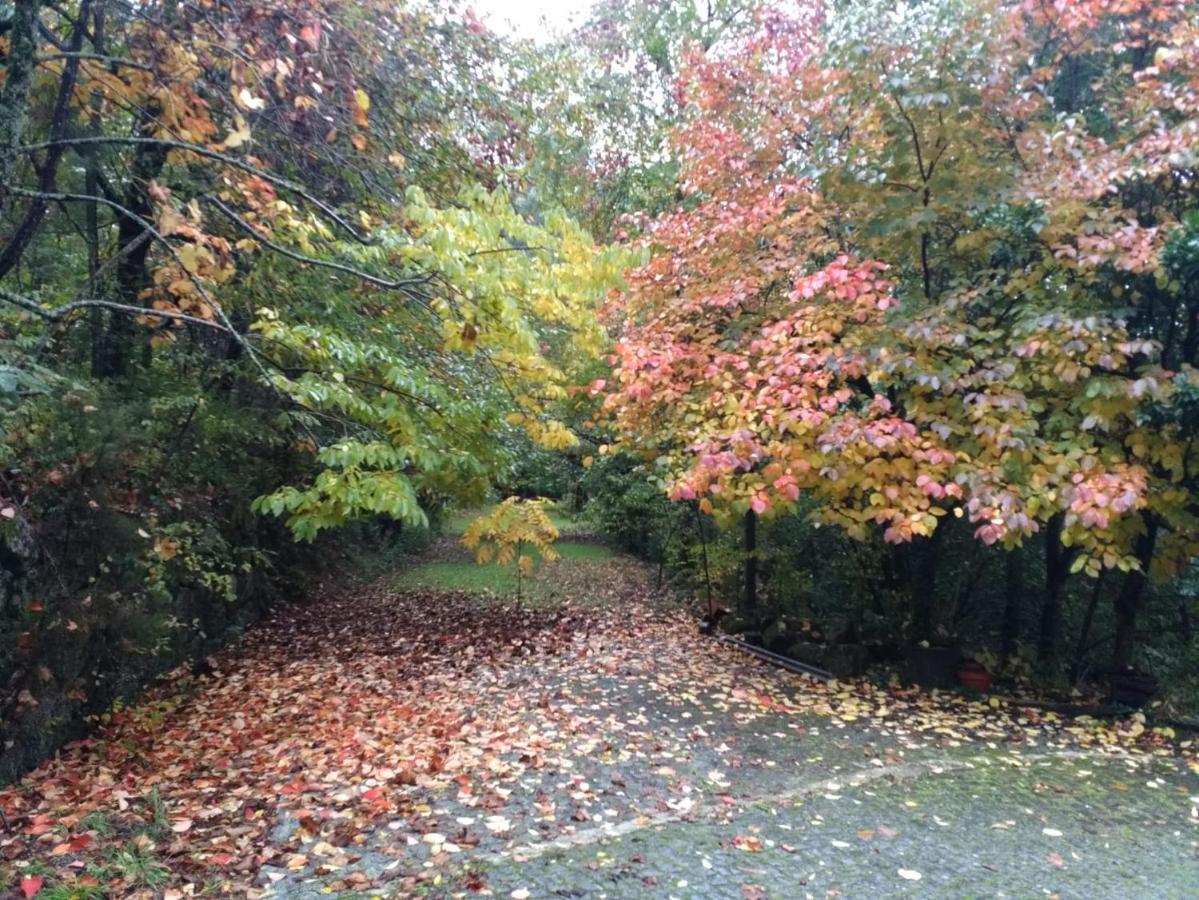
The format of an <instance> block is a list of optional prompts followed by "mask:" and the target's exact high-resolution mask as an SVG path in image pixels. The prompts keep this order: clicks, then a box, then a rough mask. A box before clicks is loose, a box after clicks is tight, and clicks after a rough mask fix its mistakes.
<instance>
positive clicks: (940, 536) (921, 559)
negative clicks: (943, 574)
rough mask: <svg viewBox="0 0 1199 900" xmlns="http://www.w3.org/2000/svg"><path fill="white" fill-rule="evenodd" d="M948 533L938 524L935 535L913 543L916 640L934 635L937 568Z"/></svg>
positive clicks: (912, 581)
mask: <svg viewBox="0 0 1199 900" xmlns="http://www.w3.org/2000/svg"><path fill="white" fill-rule="evenodd" d="M944 535H945V532H944V529H942V528H937V530H936V531H934V532H933V533H932V536H931V537H927V538H920V539H919V540H917V541H913V543H912V551H913V553H914V554H915V556H916V564H915V569H914V571H913V572H912V580H911V584H910V585H909V588H910V593H911V598H912V632H913V636H914V637H915V638H916V640H930V639H931V638H932V636H933V626H934V624H935V623H934V621H933V619H934V611H935V608H936V602H935V601H936V591H937V569H938V567H939V566H940V563H941V544H942V542H943V540H944Z"/></svg>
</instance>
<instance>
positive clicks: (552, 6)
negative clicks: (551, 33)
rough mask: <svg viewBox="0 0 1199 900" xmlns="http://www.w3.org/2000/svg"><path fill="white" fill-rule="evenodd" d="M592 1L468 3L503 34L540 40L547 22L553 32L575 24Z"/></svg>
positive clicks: (477, 0)
mask: <svg viewBox="0 0 1199 900" xmlns="http://www.w3.org/2000/svg"><path fill="white" fill-rule="evenodd" d="M591 2H592V0H466V5H467V6H472V7H474V10H475V12H476V13H478V14H479V17H480V18H481V19H484V20H485V21H487V23H488V24H490V25H491V26H492V27H493V28H495V29H496V30H497V31H501V32H505V31H506V32H509V33H515V34H519V35H520V36H522V37H532V38H536V37H540V36H541V35H542V34H543V33H544V31H545V25H543V24H542V21H543V19H544V22H545V23H546V24H548V25H549V27H550V29H551V30H555V31H557V30H561V29H562V28H563V26H565V25H567V24H568V23H570V22H571V21H573V20H577V19H580V18H582V16H583V14H584V13H586V12H587V10H588V9H589V8H590V7H591Z"/></svg>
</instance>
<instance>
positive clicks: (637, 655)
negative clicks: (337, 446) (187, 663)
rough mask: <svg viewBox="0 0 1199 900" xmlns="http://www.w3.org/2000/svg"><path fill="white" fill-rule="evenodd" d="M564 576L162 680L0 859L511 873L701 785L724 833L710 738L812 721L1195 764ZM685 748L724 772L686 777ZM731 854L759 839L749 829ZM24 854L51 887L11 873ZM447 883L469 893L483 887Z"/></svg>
mask: <svg viewBox="0 0 1199 900" xmlns="http://www.w3.org/2000/svg"><path fill="white" fill-rule="evenodd" d="M556 565H557V566H558V567H560V568H561V570H562V577H561V578H560V579H558V583H559V585H560V590H561V591H562V592H565V591H567V590H569V592H570V594H571V597H572V598H577V599H561V600H557V601H555V602H554V603H550V604H544V605H542V606H540V607H536V608H534V607H530V606H521V605H518V604H513V603H505V602H502V601H500V600H498V599H497V598H495V597H491V596H488V595H472V594H463V593H446V592H438V591H431V590H409V591H402V592H396V591H394V590H392V589H391V588H390V587H389V584H388V583H387V582H386V581H380V582H377V583H375V584H373V585H370V586H361V585H358V586H353V587H350V588H347V589H346V590H344V591H342V592H340V593H338V592H334V593H330V594H328V595H325V596H321V597H316V598H314V599H313V600H311V601H309V602H305V603H296V604H292V605H290V606H287V607H284V608H281V609H279V610H277V611H276V612H275V613H274V614H273V615H271V616H270V617H269V618H268V619H267V620H265V621H264V622H263V623H261V624H260V625H259V626H257V627H255V628H253V629H251V630H250V631H249V632H248V633H247V634H246V636H245V637H244V639H243V640H242V641H241V642H239V643H238V644H237V645H235V646H233V647H230V648H228V649H227V650H225V651H224V652H222V653H221V654H218V655H217V656H216V657H214V658H212V660H211V663H212V666H211V668H212V674H211V675H205V676H201V677H198V678H193V677H191V676H190V675H188V674H187V673H185V672H183V671H179V672H176V673H174V677H173V678H171V679H169V680H168V681H167V682H165V683H164V684H163V685H161V686H160V687H159V688H157V689H156V690H154V691H152V692H151V693H150V694H149V695H148V696H147V697H146V698H145V700H144V701H143V702H142V703H141V704H140V705H138V706H136V707H133V708H130V709H125V710H121V711H118V712H116V713H115V714H113V715H112V716H111V718H110V721H108V722H107V724H105V726H104V727H103V728H101V729H100V730H99V731H97V733H96V734H95V735H94V736H93V737H90V738H88V739H86V740H82V741H79V742H76V743H74V744H72V745H70V746H68V747H67V748H65V749H64V750H63V751H62V752H61V753H60V754H59V755H58V756H56V757H54V758H53V759H51V760H48V761H47V762H46V763H44V764H43V765H42V766H41V767H40V768H39V769H38V770H36V771H35V772H33V773H31V774H30V775H29V776H27V777H26V778H25V779H23V780H22V781H21V782H20V783H18V784H16V785H13V786H11V787H9V788H7V789H5V790H4V791H3V792H2V793H0V808H3V810H4V811H5V813H6V814H7V816H8V819H9V821H10V823H11V824H12V828H11V830H10V831H9V832H7V833H5V834H4V835H2V836H0V858H2V859H3V860H7V861H8V862H9V863H10V864H12V865H14V866H16V871H17V873H18V880H19V884H20V886H21V890H22V891H23V893H24V894H25V895H26V896H36V895H37V894H38V893H39V892H40V891H41V890H43V884H44V885H45V886H49V885H50V884H54V883H64V884H67V885H72V886H76V887H84V886H89V885H94V886H99V887H104V888H107V889H108V890H110V891H113V892H119V893H123V894H126V895H130V896H138V895H141V896H160V895H161V892H162V888H160V889H158V890H152V889H150V888H144V887H142V888H139V887H138V886H137V885H135V884H132V883H130V882H128V881H127V880H126V875H125V873H124V872H123V871H121V870H120V869H119V868H113V867H111V866H109V867H107V868H106V867H105V866H104V861H105V860H106V859H109V858H111V855H112V853H113V852H115V851H120V850H130V851H131V852H132V851H133V850H136V852H137V853H139V854H141V855H143V856H148V857H151V858H153V859H154V860H156V861H157V864H158V865H160V866H161V867H162V868H163V870H164V871H165V872H166V879H167V883H168V884H169V887H167V888H166V890H168V891H169V892H172V893H175V892H178V891H180V890H181V891H182V892H183V895H191V894H194V893H196V892H197V891H200V890H201V885H208V890H209V891H216V892H219V893H224V894H237V895H240V896H251V897H253V896H262V895H264V894H266V893H268V892H269V890H270V889H271V887H272V886H275V885H277V883H278V882H280V881H281V880H283V879H286V878H294V877H302V878H304V879H306V880H307V879H323V880H324V883H326V884H327V886H328V887H329V888H330V889H332V890H335V891H336V890H349V891H361V890H366V889H368V888H371V887H384V886H387V885H392V886H393V887H400V888H404V887H415V886H416V885H418V884H420V883H427V882H430V881H431V882H433V883H443V881H444V879H446V878H450V877H452V876H453V874H454V872H457V874H458V876H459V877H460V878H461V877H462V873H461V872H460V871H458V870H456V869H454V868H453V867H454V866H455V865H456V863H454V862H453V861H454V860H460V859H462V858H463V857H464V856H465V855H468V854H496V853H499V854H511V855H513V856H514V857H515V858H518V859H519V858H521V856H520V855H521V854H522V853H525V852H529V848H530V847H532V846H535V845H539V844H546V843H547V842H551V841H555V840H558V839H561V838H563V837H566V838H586V836H587V835H588V834H589V833H590V832H591V831H602V829H605V828H612V827H615V826H617V825H619V824H621V823H624V824H625V825H629V826H632V827H637V826H639V825H644V824H649V823H651V822H654V821H660V820H661V819H662V817H675V818H687V817H690V816H693V815H694V814H695V810H696V808H697V804H699V803H700V802H701V800H702V798H703V797H704V796H705V794H707V795H712V796H718V797H720V800H721V801H723V802H720V803H719V805H718V809H719V810H721V812H720V813H719V814H721V815H727V816H729V817H734V816H735V815H736V811H737V807H738V803H739V802H740V801H739V799H738V796H737V794H738V775H737V769H738V768H739V767H740V766H741V765H743V764H744V761H743V758H742V756H741V755H739V754H738V753H735V752H730V751H732V750H734V749H735V748H731V747H730V746H729V743H730V742H735V740H736V736H735V734H734V736H733V737H730V733H731V732H730V731H729V730H728V728H726V727H725V726H726V725H728V726H733V725H736V726H737V727H739V728H743V729H744V728H747V727H748V728H753V727H756V726H758V725H761V726H762V727H769V728H770V729H771V732H770V733H771V734H772V736H773V737H774V738H775V739H776V740H778V741H786V743H788V744H792V745H794V746H796V747H798V748H799V750H802V749H803V740H804V735H805V731H806V729H807V728H808V727H810V723H811V722H812V721H823V722H825V723H826V726H827V727H831V728H832V729H834V730H846V731H848V730H857V731H868V732H869V733H870V734H871V735H872V736H875V737H880V738H885V739H886V740H888V741H890V742H892V744H893V746H892V747H888V748H887V752H884V753H883V754H881V755H880V756H879V757H876V758H875V759H873V760H872V761H871V762H872V764H874V765H879V766H884V767H887V766H899V765H902V764H903V762H904V760H903V756H902V754H903V752H904V751H905V750H920V749H927V748H945V747H957V746H963V745H970V746H975V745H982V746H985V747H988V748H991V749H997V750H1001V751H1011V754H1010V757H1005V760H1009V759H1010V762H1011V764H1012V765H1016V766H1019V765H1020V764H1021V762H1020V752H1021V751H1022V750H1026V749H1029V748H1036V749H1039V750H1042V751H1044V750H1046V749H1054V748H1061V749H1067V748H1071V749H1092V750H1095V751H1099V752H1103V753H1110V754H1119V755H1130V756H1133V757H1137V756H1166V755H1176V754H1181V755H1182V756H1183V758H1184V759H1185V760H1186V762H1187V764H1188V765H1190V766H1191V767H1192V769H1193V770H1199V763H1197V762H1196V757H1195V753H1194V751H1195V748H1194V747H1193V745H1190V744H1185V743H1184V744H1182V745H1177V744H1174V743H1172V742H1170V741H1168V740H1167V739H1166V738H1165V737H1164V736H1162V735H1161V734H1156V733H1154V732H1153V731H1151V730H1149V729H1146V728H1145V727H1144V724H1143V719H1137V718H1136V717H1133V718H1130V719H1128V720H1125V721H1123V722H1116V723H1101V722H1098V721H1095V720H1089V719H1075V720H1070V719H1065V718H1062V717H1059V716H1056V715H1054V714H1046V713H1043V712H1040V711H1037V710H1033V709H1022V708H1020V707H1013V706H1007V705H1004V704H995V703H994V702H993V701H992V702H979V701H975V700H970V699H966V698H963V697H960V696H957V695H954V694H949V693H944V692H937V691H932V692H923V691H919V690H915V689H903V688H899V687H894V686H891V687H888V686H876V685H873V684H870V683H867V682H864V681H863V682H854V683H836V682H833V683H829V684H821V683H818V682H814V681H812V680H810V679H807V678H803V677H802V676H795V675H791V674H790V673H784V672H779V671H778V670H775V669H773V668H769V667H765V666H762V665H759V664H756V663H747V662H746V660H745V659H744V657H742V656H740V655H739V654H736V653H735V652H734V651H731V650H729V649H728V648H725V647H722V646H719V645H717V644H715V643H714V642H711V641H708V640H707V639H705V638H703V637H701V636H700V635H699V634H698V633H697V630H696V626H695V622H694V620H693V619H692V618H691V617H690V616H689V615H687V614H685V613H683V612H681V611H680V610H678V609H677V607H672V606H671V605H670V604H669V603H664V602H663V601H662V598H661V597H660V596H658V595H656V594H655V592H654V591H653V590H652V589H651V587H650V582H651V579H650V577H649V576H648V574H647V572H646V571H645V570H643V569H642V567H640V566H637V565H635V564H631V563H630V562H629V561H628V560H619V559H618V560H613V561H611V562H609V563H604V564H595V563H585V564H583V563H580V564H578V565H570V566H568V565H567V564H566V563H565V562H560V563H558V564H556ZM581 570H586V571H585V572H584V574H582V575H580V574H579V573H580V571H581ZM597 574H602V575H603V576H604V577H602V578H598V577H597ZM646 698H651V699H652V700H653V702H654V703H656V704H657V706H658V707H659V708H665V709H666V710H667V713H666V718H665V720H663V719H662V717H661V715H659V716H657V717H656V718H655V717H653V716H650V715H649V714H647V712H646V708H647V707H646V705H645V703H644V702H643V701H645V699H646ZM778 729H784V730H778ZM779 746H782V744H780V745H779ZM699 748H703V749H704V751H705V753H706V755H705V760H708V761H711V760H716V761H718V762H720V763H723V765H720V766H719V767H713V766H712V765H710V764H708V763H705V765H704V766H702V767H700V768H699V769H693V768H692V767H691V766H690V761H691V760H693V759H694V758H696V755H697V753H698V749H699ZM896 748H898V749H896ZM792 752H794V751H792ZM765 764H766V765H773V764H774V761H773V760H767V761H766V762H765ZM603 773H606V777H605V776H604V774H603ZM836 787H837V789H838V790H839V789H840V786H839V785H838V786H836ZM829 790H830V791H831V790H832V788H831V787H830V788H829ZM833 796H834V797H835V796H839V795H838V794H833ZM1048 831H1049V829H1046V832H1047V833H1048ZM895 833H896V832H895V831H894V830H893V829H891V828H889V827H888V826H886V825H884V824H880V825H879V826H877V828H876V829H874V830H873V831H860V832H858V838H859V839H860V840H863V841H866V840H869V839H871V838H873V837H874V836H875V835H876V834H877V835H879V836H887V837H889V836H893V835H894V834H895ZM771 843H773V842H771ZM841 843H844V842H838V844H836V845H835V846H840V844H841ZM732 846H733V847H735V848H736V849H738V850H741V851H744V852H748V853H760V852H764V851H765V850H767V849H768V844H767V843H766V842H764V841H763V840H762V839H761V838H759V837H758V836H757V835H754V834H743V835H738V836H737V837H736V838H734V839H733V841H732ZM782 849H784V850H787V851H788V852H790V850H788V848H787V846H786V845H782ZM34 861H37V862H38V863H40V864H41V865H42V866H44V867H48V870H49V871H52V872H53V873H54V874H53V876H51V877H47V878H45V879H43V878H42V875H41V874H39V875H36V876H35V875H32V874H30V875H29V876H27V877H20V876H21V871H22V870H23V869H25V868H27V867H29V866H30V864H31V863H33V862H34ZM1053 862H1054V864H1056V860H1053ZM41 871H43V870H42V869H38V872H39V873H40V872H41ZM97 872H98V873H101V874H100V875H97V874H94V873H97ZM900 876H901V877H902V878H906V879H909V880H914V878H913V876H915V877H920V876H919V873H916V872H914V871H909V870H904V871H903V872H901V873H900ZM459 883H464V884H466V885H467V886H468V888H470V889H471V890H477V891H485V890H486V882H485V880H484V879H482V878H481V877H480V876H478V875H469V876H466V877H465V881H460V882H459Z"/></svg>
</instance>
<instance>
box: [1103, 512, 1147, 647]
mask: <svg viewBox="0 0 1199 900" xmlns="http://www.w3.org/2000/svg"><path fill="white" fill-rule="evenodd" d="M1143 519H1144V523H1145V530H1144V531H1143V532H1142V533H1141V534H1140V535H1139V536H1138V537H1137V540H1136V544H1135V546H1134V547H1133V553H1134V555H1135V556H1136V558H1137V560H1138V561H1139V562H1140V564H1141V568H1140V569H1139V570H1136V571H1133V572H1129V573H1128V574H1127V575H1126V576H1124V584H1122V585H1121V586H1120V593H1119V594H1117V595H1116V600H1115V607H1116V643H1115V646H1114V648H1113V649H1112V669H1113V670H1115V671H1122V670H1124V669H1127V668H1129V667H1130V666H1131V665H1132V654H1133V650H1135V649H1136V639H1137V613H1138V612H1139V611H1140V608H1141V600H1142V598H1143V597H1144V596H1145V585H1146V583H1147V582H1148V581H1149V564H1150V563H1151V562H1152V561H1153V550H1154V547H1155V545H1156V544H1157V527H1158V526H1157V517H1156V516H1154V515H1153V514H1152V513H1145V514H1144V516H1143Z"/></svg>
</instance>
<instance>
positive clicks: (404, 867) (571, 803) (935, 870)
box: [263, 657, 1199, 900]
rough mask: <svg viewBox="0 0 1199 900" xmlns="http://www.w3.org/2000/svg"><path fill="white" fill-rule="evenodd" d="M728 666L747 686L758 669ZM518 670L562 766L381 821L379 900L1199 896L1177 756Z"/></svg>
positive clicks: (358, 863)
mask: <svg viewBox="0 0 1199 900" xmlns="http://www.w3.org/2000/svg"><path fill="white" fill-rule="evenodd" d="M729 664H730V667H731V668H730V673H729V678H730V682H732V683H735V682H736V681H737V680H738V666H739V662H738V660H737V658H736V657H730V660H729ZM759 674H760V671H759ZM504 677H505V678H507V679H508V681H509V682H510V688H511V691H512V697H513V702H521V703H525V704H527V705H528V707H529V711H528V715H529V716H530V717H538V718H543V717H544V716H545V715H547V714H548V713H549V712H550V711H552V713H553V714H554V715H557V716H559V717H560V719H561V723H562V732H563V733H562V737H563V741H562V753H561V755H560V756H558V757H555V758H551V759H547V760H545V761H544V762H543V763H542V764H540V765H539V766H537V767H532V768H529V769H527V770H526V771H525V772H524V774H523V775H522V776H521V777H520V778H518V779H516V780H514V781H511V782H508V783H506V784H505V786H504V787H503V788H499V797H501V798H502V802H499V800H498V799H497V802H496V803H495V804H494V807H495V812H494V813H493V812H492V811H490V810H489V809H488V808H487V806H488V804H487V803H486V802H484V804H483V805H482V808H480V805H479V804H478V803H477V802H476V801H475V800H473V799H471V800H468V801H467V802H465V803H464V802H463V801H462V798H455V797H450V796H440V797H430V798H429V803H428V805H427V808H425V809H423V810H422V811H421V812H420V814H419V815H417V816H413V817H409V818H406V819H399V820H397V821H395V822H393V823H391V825H390V826H389V827H388V828H387V829H383V830H381V831H380V832H379V833H378V834H376V835H375V836H374V837H373V838H372V839H371V840H370V842H369V843H368V844H367V845H366V846H363V847H361V848H359V849H358V851H357V853H356V855H355V857H354V858H353V868H354V869H355V870H357V871H360V872H362V873H364V874H365V875H366V876H367V877H368V878H369V879H371V881H372V882H375V883H378V882H379V881H380V880H383V881H386V880H387V879H388V878H391V877H394V878H395V879H396V881H395V882H392V884H391V886H390V887H387V888H375V889H373V890H371V891H370V893H381V894H391V895H394V896H414V895H419V896H463V895H465V896H475V895H478V894H479V893H484V894H490V895H491V896H498V897H509V896H514V897H524V896H528V897H547V898H553V897H595V898H636V897H678V898H691V897H696V898H698V897H716V898H721V897H730V898H750V900H752V898H759V897H779V898H785V897H841V896H844V897H867V898H873V897H892V896H895V897H903V896H921V897H928V896H933V897H1044V896H1059V897H1063V898H1065V897H1078V898H1097V897H1113V898H1117V897H1118V898H1133V897H1135V898H1141V897H1179V898H1182V897H1195V896H1199V819H1197V818H1196V813H1195V811H1194V810H1195V807H1196V806H1197V805H1199V779H1197V778H1196V777H1195V776H1194V775H1193V774H1192V773H1190V772H1188V771H1187V770H1186V768H1185V767H1183V766H1182V765H1181V764H1180V763H1179V762H1178V761H1177V760H1175V759H1173V758H1170V757H1161V758H1154V757H1141V758H1128V759H1121V758H1110V757H1105V756H1100V755H1097V754H1094V753H1085V754H1077V755H1075V754H1071V753H1070V751H1062V750H1058V749H1050V748H1038V747H1027V746H1021V747H1019V748H1016V747H1002V746H994V745H991V746H980V745H978V744H972V743H969V742H961V741H957V740H953V739H950V738H947V737H945V736H940V735H931V736H920V737H918V738H911V739H898V738H896V737H895V736H894V735H884V734H880V733H879V732H878V731H877V730H874V729H871V728H869V727H864V726H862V725H861V724H860V723H848V724H847V723H844V722H841V721H839V720H836V719H829V718H824V717H799V716H795V715H784V714H779V713H770V712H764V713H763V712H757V713H752V714H747V713H746V712H745V711H744V709H742V708H739V707H736V706H730V705H729V704H727V703H726V702H725V701H726V699H727V696H728V694H727V691H728V688H727V685H713V686H705V685H690V684H677V683H673V684H672V683H665V682H663V681H659V680H658V679H656V678H655V677H654V674H653V673H652V672H651V671H629V672H605V671H602V670H601V671H597V672H596V673H595V674H594V675H593V676H588V677H585V678H582V679H580V678H577V677H576V678H572V679H569V680H566V681H561V682H555V681H554V678H553V675H552V673H547V672H545V671H541V670H539V669H538V664H536V663H530V666H529V668H527V669H524V670H516V671H513V672H510V673H507V674H506V675H505V676H504ZM779 677H780V678H786V679H788V680H789V681H790V682H791V683H792V685H793V689H794V690H803V681H802V680H801V679H797V678H792V677H791V676H784V675H782V674H780V676H779ZM573 735H577V736H578V738H577V740H575V739H574V737H573ZM497 820H498V821H497ZM430 834H432V835H437V836H443V837H444V841H442V842H438V843H428V842H426V841H427V839H428V836H429V835H430ZM301 849H303V848H301ZM414 873H415V875H416V876H417V877H419V878H420V879H421V880H420V882H419V883H417V882H413V881H412V880H411V878H412V876H413V874H414ZM342 874H344V871H336V872H332V873H331V876H330V877H319V876H317V875H316V874H315V870H312V869H310V870H305V871H301V872H289V871H284V870H264V873H263V883H264V884H273V893H274V894H275V895H277V896H286V897H314V898H315V897H325V896H329V895H330V893H333V894H337V893H344V891H341V890H340V889H341V888H343V887H344V885H343V884H342V883H341V882H339V881H338V880H337V879H338V877H339V876H340V875H342ZM330 883H332V884H333V885H334V886H335V888H332V889H331V888H330V887H329V884H330ZM525 892H527V894H526V893H525ZM350 893H353V892H352V891H351V892H350ZM364 893H365V891H364Z"/></svg>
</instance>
